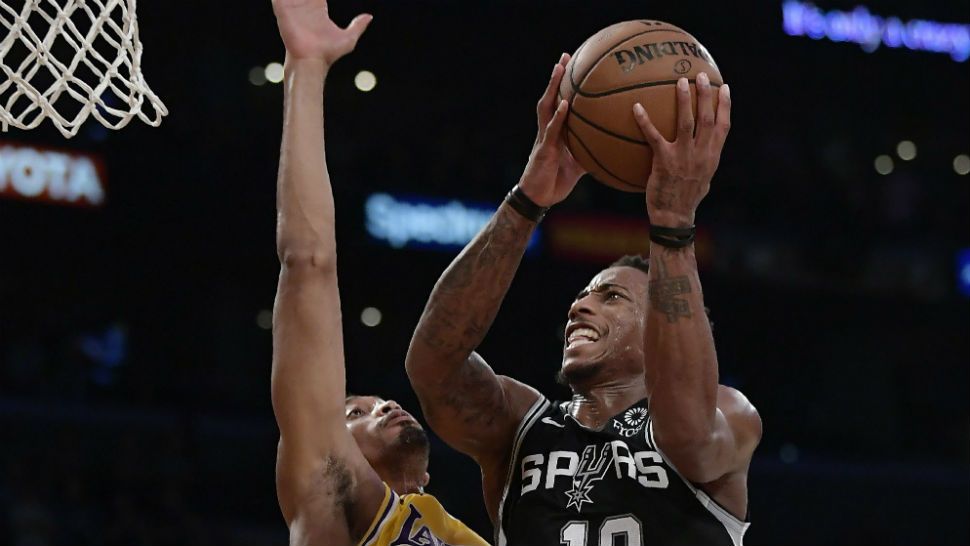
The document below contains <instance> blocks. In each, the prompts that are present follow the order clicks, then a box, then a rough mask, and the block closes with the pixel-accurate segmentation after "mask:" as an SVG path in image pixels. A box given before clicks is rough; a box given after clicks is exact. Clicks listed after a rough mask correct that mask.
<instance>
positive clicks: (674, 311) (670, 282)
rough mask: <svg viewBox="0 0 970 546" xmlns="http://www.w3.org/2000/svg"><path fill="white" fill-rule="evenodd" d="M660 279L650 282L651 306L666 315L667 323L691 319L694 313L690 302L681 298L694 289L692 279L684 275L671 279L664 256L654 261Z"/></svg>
mask: <svg viewBox="0 0 970 546" xmlns="http://www.w3.org/2000/svg"><path fill="white" fill-rule="evenodd" d="M653 266H654V267H655V268H656V271H657V275H658V276H659V278H658V279H656V280H652V281H650V285H649V288H648V293H649V296H650V305H652V306H653V307H654V309H657V310H658V311H660V312H661V313H663V314H664V315H667V322H669V323H674V322H677V321H678V320H679V319H682V318H688V319H689V318H691V317H692V316H693V313H691V310H690V302H689V301H688V300H687V298H681V297H678V296H683V295H684V294H689V293H690V292H691V291H692V290H693V289H692V288H691V286H690V277H688V276H687V275H682V276H679V277H671V276H670V275H669V274H668V273H667V264H666V262H665V261H664V258H663V256H660V257H658V258H657V259H655V260H653Z"/></svg>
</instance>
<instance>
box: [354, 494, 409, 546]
mask: <svg viewBox="0 0 970 546" xmlns="http://www.w3.org/2000/svg"><path fill="white" fill-rule="evenodd" d="M387 487H388V490H389V491H390V492H391V494H390V497H389V498H388V499H387V505H382V506H381V508H383V509H384V514H383V515H382V516H381V519H380V521H379V522H378V523H377V526H376V527H375V528H374V530H373V531H372V532H371V534H370V535H369V536H370V540H368V541H367V542H365V543H362V544H361V545H360V546H376V545H377V541H378V540H379V539H380V538H381V533H383V532H384V527H386V526H387V524H388V522H390V521H391V519H392V518H391V516H392V515H393V514H394V505H395V504H397V503H399V502H401V497H399V496H398V494H397V493H395V492H394V490H393V489H391V488H390V486H387Z"/></svg>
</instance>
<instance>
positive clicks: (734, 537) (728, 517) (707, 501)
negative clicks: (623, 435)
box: [647, 417, 751, 546]
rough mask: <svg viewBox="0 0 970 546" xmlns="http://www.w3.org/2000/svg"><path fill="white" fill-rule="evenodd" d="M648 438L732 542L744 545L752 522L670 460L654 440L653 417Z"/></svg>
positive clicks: (735, 544) (649, 422) (737, 545)
mask: <svg viewBox="0 0 970 546" xmlns="http://www.w3.org/2000/svg"><path fill="white" fill-rule="evenodd" d="M647 438H648V443H650V444H652V445H653V449H654V450H655V451H656V452H657V453H659V454H660V457H661V458H662V459H663V460H664V462H665V463H667V466H669V467H670V468H671V469H673V471H674V473H675V474H677V477H679V478H680V479H681V481H683V482H684V484H685V485H686V486H687V487H688V489H690V490H691V492H692V493H694V497H695V498H696V499H697V502H699V503H701V506H703V507H704V508H705V509H706V510H707V511H708V512H710V513H711V514H712V515H713V516H714V517H715V518H717V520H718V521H720V522H721V525H724V529H725V530H726V531H727V532H728V535H730V536H731V542H732V543H734V546H744V533H745V531H747V530H748V527H750V526H751V522H749V521H741V520H740V519H738V518H737V516H735V515H734V514H732V513H730V512H728V511H727V510H725V509H724V507H723V506H721V505H720V504H718V503H717V501H715V500H714V499H712V498H711V497H710V495H708V494H707V493H706V492H704V491H703V490H702V489H700V488H698V487H696V486H695V485H694V484H693V483H691V482H690V480H688V479H687V478H685V477H684V476H683V475H682V474H681V473H680V471H679V470H677V467H676V466H674V465H673V463H671V462H670V459H668V458H667V456H666V455H664V454H663V451H661V450H660V446H658V445H657V444H656V442H655V441H654V438H653V418H652V417H651V418H650V419H649V421H648V423H647Z"/></svg>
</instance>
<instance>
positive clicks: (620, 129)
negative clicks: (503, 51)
mask: <svg viewBox="0 0 970 546" xmlns="http://www.w3.org/2000/svg"><path fill="white" fill-rule="evenodd" d="M701 72H706V73H707V75H708V76H709V77H710V79H711V87H713V88H714V89H713V93H712V96H713V100H714V107H715V109H716V108H717V88H718V87H720V86H721V84H722V83H723V80H722V79H721V73H720V71H719V70H718V68H717V64H716V63H715V62H714V59H713V58H712V57H711V55H710V54H709V53H708V52H707V50H706V49H705V48H704V46H702V45H701V44H700V42H698V41H697V39H696V38H694V37H693V36H691V35H690V34H688V33H687V32H686V31H684V30H683V29H681V28H678V27H676V26H674V25H671V24H669V23H664V22H662V21H646V20H644V21H626V22H623V23H617V24H615V25H612V26H609V27H606V28H604V29H603V30H601V31H599V32H597V33H596V34H594V35H593V36H592V37H590V38H589V39H588V40H586V41H585V42H584V43H583V44H582V45H581V46H579V49H577V50H576V53H575V54H573V56H572V59H570V61H569V64H568V65H567V66H566V74H565V76H563V79H562V83H561V84H560V87H559V94H560V95H561V97H562V98H564V99H566V100H568V101H569V106H570V109H569V118H568V119H567V121H566V142H567V144H568V146H569V150H570V152H572V154H573V156H574V157H575V158H576V160H577V161H578V162H579V164H580V165H582V166H583V167H584V168H585V169H586V170H588V171H589V172H590V174H591V175H592V176H593V177H594V178H596V180H598V181H600V182H602V183H603V184H606V185H608V186H612V187H614V188H617V189H620V190H624V191H630V192H642V191H644V188H645V186H646V184H647V178H648V177H649V175H650V169H651V165H652V159H653V153H652V152H651V150H650V146H649V145H648V144H647V141H646V140H645V139H644V136H643V133H642V132H641V131H640V128H639V126H637V122H636V120H635V119H634V117H633V105H634V104H636V103H637V102H639V103H640V104H642V105H643V107H644V108H645V109H646V110H647V113H648V114H649V115H650V120H651V121H652V122H653V124H654V125H655V126H656V127H657V130H659V131H660V134H662V135H663V136H664V137H665V138H666V139H667V140H670V141H673V140H674V139H675V137H676V134H677V96H676V91H677V80H678V79H680V78H687V79H688V80H689V81H690V86H691V95H692V100H693V106H694V115H695V119H696V115H697V93H696V89H695V87H694V79H695V78H696V76H697V75H698V74H699V73H701Z"/></svg>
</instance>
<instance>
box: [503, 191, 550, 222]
mask: <svg viewBox="0 0 970 546" xmlns="http://www.w3.org/2000/svg"><path fill="white" fill-rule="evenodd" d="M505 202H506V203H508V204H509V206H510V207H512V208H513V209H515V212H518V213H519V214H521V215H522V216H524V217H525V218H526V219H527V220H531V221H533V222H535V223H537V224H538V223H539V222H541V221H542V217H543V216H545V215H546V212H548V211H549V207H540V206H539V205H537V204H536V203H535V201H533V200H532V199H529V196H528V195H526V194H525V192H524V191H522V188H520V187H519V185H518V184H516V185H515V186H514V187H513V188H512V191H510V192H509V193H508V195H506V196H505Z"/></svg>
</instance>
